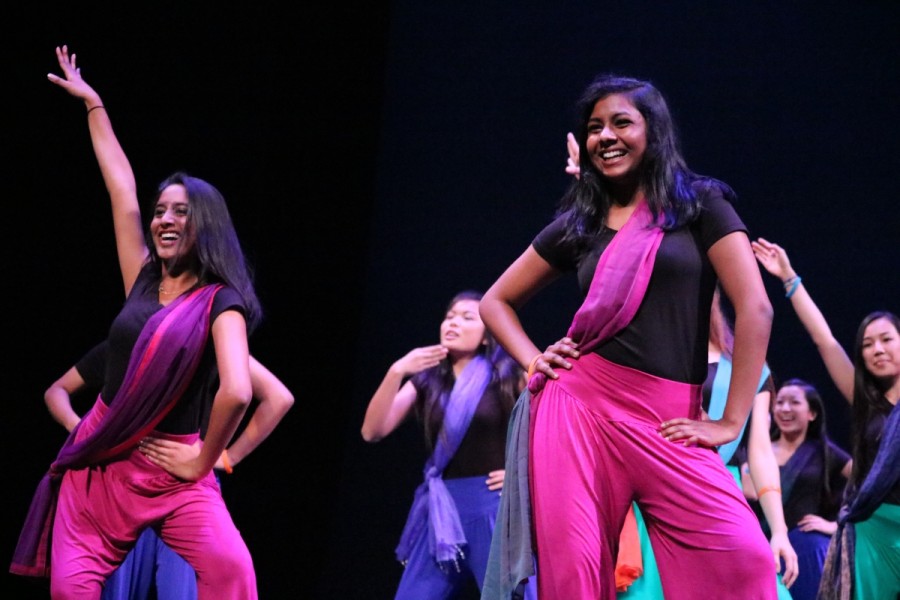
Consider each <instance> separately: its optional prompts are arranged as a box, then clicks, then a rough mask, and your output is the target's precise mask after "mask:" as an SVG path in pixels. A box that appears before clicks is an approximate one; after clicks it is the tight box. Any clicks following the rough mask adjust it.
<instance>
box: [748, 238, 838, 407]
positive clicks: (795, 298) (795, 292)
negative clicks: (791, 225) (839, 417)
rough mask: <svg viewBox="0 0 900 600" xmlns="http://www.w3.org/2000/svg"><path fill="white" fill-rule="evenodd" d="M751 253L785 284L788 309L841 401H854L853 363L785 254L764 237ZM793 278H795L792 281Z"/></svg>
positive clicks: (782, 249)
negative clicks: (836, 389)
mask: <svg viewBox="0 0 900 600" xmlns="http://www.w3.org/2000/svg"><path fill="white" fill-rule="evenodd" d="M752 246H753V254H754V255H755V256H756V260H757V261H759V264H761V265H762V266H763V267H764V268H765V269H766V271H768V272H769V273H771V274H772V275H774V276H775V277H778V279H780V280H781V281H782V282H783V283H785V285H786V289H785V293H789V294H790V301H791V306H793V307H794V312H796V313H797V317H798V318H799V319H800V322H801V323H802V324H803V327H804V328H805V329H806V332H807V333H809V336H810V337H811V338H812V341H813V343H814V344H815V345H816V349H817V350H818V351H819V355H820V356H821V357H822V361H823V362H824V363H825V368H826V369H827V370H828V374H829V375H830V376H831V380H832V381H834V385H835V386H836V387H837V388H838V390H839V391H840V392H841V394H842V395H843V396H844V398H846V399H847V401H848V402H850V403H852V402H853V362H852V361H851V360H850V357H849V356H847V352H846V351H844V348H843V347H842V346H841V345H840V344H839V343H838V341H837V340H836V339H835V337H834V335H833V334H832V333H831V327H829V326H828V322H827V321H825V317H824V316H823V315H822V312H821V311H820V310H819V307H818V306H816V303H815V302H813V299H812V297H811V296H810V295H809V292H807V290H806V286H804V285H803V282H802V280H801V279H800V278H799V277H797V273H796V272H795V271H794V269H793V268H792V267H791V262H790V260H788V255H787V252H785V251H784V248H782V247H781V246H779V245H778V244H775V243H772V242H770V241H768V240H765V239H763V238H759V239H757V240H756V241H755V242H753V244H752ZM795 278H796V279H795Z"/></svg>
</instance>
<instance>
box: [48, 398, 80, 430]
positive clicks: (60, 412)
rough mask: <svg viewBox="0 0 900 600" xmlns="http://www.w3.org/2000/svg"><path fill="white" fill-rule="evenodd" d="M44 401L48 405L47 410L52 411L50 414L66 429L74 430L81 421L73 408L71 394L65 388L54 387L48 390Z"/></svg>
mask: <svg viewBox="0 0 900 600" xmlns="http://www.w3.org/2000/svg"><path fill="white" fill-rule="evenodd" d="M44 403H45V404H46V405H47V410H48V411H50V416H52V417H53V419H54V420H55V421H56V422H57V423H59V424H60V425H62V426H63V427H65V428H66V431H72V430H73V429H74V428H75V426H76V425H78V422H79V421H81V417H79V416H78V414H77V413H76V412H75V411H74V410H73V409H72V403H71V399H70V398H69V394H67V393H66V392H65V391H64V390H59V389H53V388H51V389H49V390H47V391H46V392H45V393H44Z"/></svg>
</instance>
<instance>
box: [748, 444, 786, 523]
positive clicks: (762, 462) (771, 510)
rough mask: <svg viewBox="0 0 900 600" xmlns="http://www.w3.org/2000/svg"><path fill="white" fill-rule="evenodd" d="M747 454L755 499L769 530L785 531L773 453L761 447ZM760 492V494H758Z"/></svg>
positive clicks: (779, 485) (777, 471)
mask: <svg viewBox="0 0 900 600" xmlns="http://www.w3.org/2000/svg"><path fill="white" fill-rule="evenodd" d="M748 454H749V456H748V458H749V465H750V477H751V479H752V480H753V487H754V488H755V491H756V497H757V500H758V501H759V504H760V506H761V507H762V510H763V514H764V515H765V517H766V522H767V523H768V524H769V531H771V532H772V533H773V534H774V533H787V526H786V525H785V521H784V507H783V506H782V504H781V502H782V500H781V491H780V490H781V475H780V472H779V470H778V463H777V461H776V460H775V455H774V454H773V453H772V452H768V453H766V452H764V451H762V450H761V449H758V450H753V449H751V450H750V451H749V453H748ZM760 492H762V495H759V493H760Z"/></svg>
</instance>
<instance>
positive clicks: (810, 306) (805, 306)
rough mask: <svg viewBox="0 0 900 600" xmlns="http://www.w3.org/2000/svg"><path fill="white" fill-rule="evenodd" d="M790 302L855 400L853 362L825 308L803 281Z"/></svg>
mask: <svg viewBox="0 0 900 600" xmlns="http://www.w3.org/2000/svg"><path fill="white" fill-rule="evenodd" d="M791 306H792V307H793V308H794V312H796V313H797V318H798V319H800V323H801V324H803V327H804V329H806V332H807V333H808V334H809V336H810V338H812V341H813V343H814V344H815V345H816V349H817V350H818V351H819V355H820V356H821V357H822V362H823V363H824V364H825V368H826V370H827V371H828V374H829V375H830V376H831V379H832V381H834V384H835V386H837V388H838V390H840V392H841V395H843V396H844V398H846V399H847V401H849V402H852V401H853V363H852V362H851V360H850V357H849V356H847V352H846V351H845V350H844V348H843V347H842V346H841V345H840V344H839V343H838V341H837V339H835V337H834V334H833V333H832V332H831V327H829V326H828V322H827V321H826V320H825V317H824V315H822V311H820V310H819V307H818V306H816V303H815V302H813V299H812V297H811V296H810V295H809V292H808V291H807V289H806V287H805V286H804V285H803V283H802V282H801V283H800V284H798V285H797V288H796V289H795V290H794V293H793V294H792V295H791Z"/></svg>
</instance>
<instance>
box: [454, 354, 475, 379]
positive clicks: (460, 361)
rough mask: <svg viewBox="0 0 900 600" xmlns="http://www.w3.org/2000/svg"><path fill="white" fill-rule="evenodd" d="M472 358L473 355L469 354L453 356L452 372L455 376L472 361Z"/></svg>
mask: <svg viewBox="0 0 900 600" xmlns="http://www.w3.org/2000/svg"><path fill="white" fill-rule="evenodd" d="M473 358H474V355H471V354H467V355H465V356H460V357H458V358H455V359H454V360H453V374H454V375H455V376H456V377H459V374H460V373H462V372H463V369H465V368H466V366H467V365H468V364H469V363H470V362H472V359H473Z"/></svg>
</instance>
